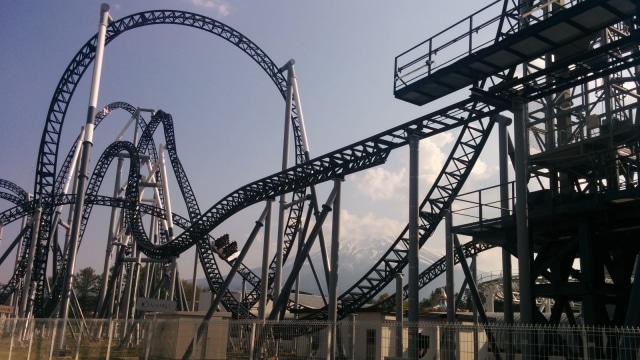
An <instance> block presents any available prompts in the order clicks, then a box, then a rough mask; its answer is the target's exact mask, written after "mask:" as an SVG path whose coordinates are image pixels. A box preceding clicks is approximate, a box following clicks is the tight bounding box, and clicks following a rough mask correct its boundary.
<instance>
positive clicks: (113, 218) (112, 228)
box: [98, 156, 124, 313]
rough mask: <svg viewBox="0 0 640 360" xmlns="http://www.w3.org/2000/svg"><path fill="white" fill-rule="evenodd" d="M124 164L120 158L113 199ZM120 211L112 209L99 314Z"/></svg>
mask: <svg viewBox="0 0 640 360" xmlns="http://www.w3.org/2000/svg"><path fill="white" fill-rule="evenodd" d="M123 164H124V158H123V157H122V156H118V165H117V170H116V179H115V182H114V187H113V197H114V198H115V199H117V198H118V194H119V192H120V181H121V179H122V165H123ZM117 215H118V209H117V208H115V207H114V208H111V220H110V222H109V235H108V236H109V238H108V239H107V249H106V251H105V255H104V267H103V269H102V286H101V287H100V296H99V298H98V313H100V312H101V311H102V307H103V306H104V300H105V297H106V296H107V285H108V281H109V267H110V265H111V255H112V253H113V241H114V240H115V231H116V223H117V221H118V220H117Z"/></svg>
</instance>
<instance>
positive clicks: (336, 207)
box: [328, 179, 343, 360]
mask: <svg viewBox="0 0 640 360" xmlns="http://www.w3.org/2000/svg"><path fill="white" fill-rule="evenodd" d="M342 181H343V180H342V179H335V180H333V186H334V189H335V192H336V197H335V199H334V200H333V224H332V225H331V282H330V284H329V314H328V320H329V323H330V324H331V335H330V339H329V344H328V345H329V349H328V350H329V351H328V358H329V359H330V360H335V359H336V352H337V349H338V346H337V330H338V327H337V321H338V258H339V252H340V193H341V188H342Z"/></svg>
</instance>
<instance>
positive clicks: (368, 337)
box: [0, 313, 640, 360]
mask: <svg viewBox="0 0 640 360" xmlns="http://www.w3.org/2000/svg"><path fill="white" fill-rule="evenodd" d="M176 315H177V314H176ZM365 316H367V318H368V319H373V318H376V319H383V318H384V317H382V315H380V314H372V313H368V314H361V315H358V316H356V317H352V318H350V319H349V320H344V321H340V322H339V323H338V324H337V326H336V329H337V332H336V333H337V335H336V337H337V344H336V345H337V346H336V350H335V351H336V358H342V359H362V360H369V359H380V360H386V359H397V358H408V357H409V355H410V349H408V337H409V333H410V332H409V330H410V329H417V330H418V337H419V338H418V341H416V342H415V344H417V347H418V348H417V349H413V351H414V352H413V353H414V354H415V353H417V354H418V356H419V358H420V359H434V358H435V359H490V358H498V356H499V357H500V358H503V359H505V358H509V357H507V355H508V353H510V354H512V355H513V357H511V358H519V357H520V356H522V355H523V354H530V355H531V356H533V358H544V359H547V358H553V359H566V360H570V359H587V358H589V359H635V358H638V357H639V356H640V347H639V345H640V342H639V340H640V329H639V328H619V327H595V326H581V325H578V326H568V325H544V326H533V325H521V324H515V325H506V324H499V323H491V324H486V325H481V324H475V325H474V324H473V323H470V322H461V321H458V322H456V323H453V324H448V323H443V322H427V321H421V322H418V323H406V322H404V323H399V322H396V321H385V320H377V321H359V320H358V319H360V318H361V317H365ZM354 318H355V319H356V321H354ZM60 321H61V320H57V319H35V320H33V319H32V320H25V319H0V358H2V359H12V360H17V359H52V358H56V357H57V356H59V355H60V353H59V351H58V349H56V348H55V342H54V339H55V337H56V332H57V331H60V327H59V325H60ZM200 321H201V318H199V317H196V316H193V315H189V316H185V317H182V318H180V317H177V318H175V319H171V320H168V319H153V318H151V319H144V320H136V321H129V322H124V321H107V320H90V321H88V322H87V323H88V327H89V329H90V331H89V333H87V334H84V333H74V332H73V331H71V328H70V327H69V328H68V329H67V331H66V332H65V334H66V339H65V347H66V353H65V354H64V356H66V357H67V358H71V359H124V358H127V359H132V358H135V359H145V360H146V359H158V358H163V359H181V358H183V356H184V352H185V350H186V347H187V346H188V345H189V343H190V342H191V341H192V340H193V339H194V338H195V336H194V334H195V333H196V332H197V329H198V326H200ZM330 325H331V323H329V322H326V321H283V322H273V321H267V322H261V321H257V320H215V321H212V322H210V323H209V325H208V327H207V328H206V329H205V331H204V334H205V336H203V337H202V338H201V340H200V341H199V342H196V345H195V346H194V351H193V352H192V353H191V355H190V356H189V359H260V358H275V357H276V356H277V357H278V358H279V359H314V358H323V359H326V358H327V351H328V349H329V347H328V341H329V339H330V336H329V329H331V326H330ZM68 326H69V325H68ZM399 344H402V347H401V348H400V347H399ZM498 354H499V355H498Z"/></svg>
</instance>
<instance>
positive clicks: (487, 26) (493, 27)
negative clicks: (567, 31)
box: [394, 0, 581, 92]
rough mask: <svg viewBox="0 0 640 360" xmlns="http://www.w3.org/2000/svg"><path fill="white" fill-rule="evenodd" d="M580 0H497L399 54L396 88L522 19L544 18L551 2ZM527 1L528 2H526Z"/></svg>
mask: <svg viewBox="0 0 640 360" xmlns="http://www.w3.org/2000/svg"><path fill="white" fill-rule="evenodd" d="M579 2H581V1H580V0H567V1H558V0H542V1H540V2H536V4H535V5H533V6H529V5H522V6H527V7H526V8H524V9H523V10H522V11H521V10H520V7H519V6H514V7H512V8H507V4H508V3H510V2H507V1H504V0H495V1H493V2H491V3H490V4H489V5H487V6H485V7H483V8H482V9H480V10H478V11H476V12H475V13H473V14H471V15H469V16H467V17H465V18H464V19H462V20H460V21H458V22H456V23H455V24H453V25H451V26H449V27H448V28H446V29H444V30H442V31H440V32H439V33H437V34H436V35H434V36H432V37H430V38H428V39H427V40H425V41H423V42H421V43H419V44H418V45H415V46H414V47H412V48H411V49H409V50H407V51H405V52H403V53H402V54H400V55H398V56H396V58H395V66H394V92H395V91H397V90H399V89H401V88H403V87H405V86H407V85H409V84H411V83H413V82H415V81H417V80H419V79H421V78H423V77H426V76H430V75H431V74H432V73H434V72H436V71H437V70H438V69H440V68H443V67H446V66H448V65H450V64H452V63H454V62H455V61H457V60H459V59H462V58H463V57H465V56H469V55H472V54H473V53H475V52H477V51H478V50H480V49H483V48H485V47H488V46H489V45H491V44H494V43H495V42H496V41H498V40H500V39H501V38H504V37H505V36H508V35H509V34H512V33H514V32H516V31H517V30H518V29H519V23H520V21H521V20H522V19H526V21H527V22H528V23H529V24H530V25H531V24H533V23H536V22H539V21H542V20H543V19H544V16H543V15H541V14H544V13H546V12H548V9H549V8H550V7H551V6H554V7H555V8H558V7H562V8H567V7H570V6H573V5H574V4H576V3H579ZM524 4H526V2H524Z"/></svg>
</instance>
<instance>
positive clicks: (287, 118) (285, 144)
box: [273, 59, 295, 299]
mask: <svg viewBox="0 0 640 360" xmlns="http://www.w3.org/2000/svg"><path fill="white" fill-rule="evenodd" d="M294 63H295V62H294V61H293V59H292V60H289V61H288V62H287V64H286V65H285V66H284V67H286V69H287V101H286V109H285V114H284V136H283V141H282V170H285V169H287V167H288V164H289V138H290V137H291V135H290V133H291V106H292V102H293V86H294V84H293V78H294V72H293V64H294ZM284 67H283V68H284ZM286 202H287V200H286V196H285V194H282V195H280V202H279V209H278V242H277V249H276V269H275V270H276V271H275V278H274V281H273V298H274V299H277V298H278V296H279V295H280V288H281V287H282V264H283V262H284V259H283V257H284V226H285V225H284V223H285V211H284V210H285V205H286Z"/></svg>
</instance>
